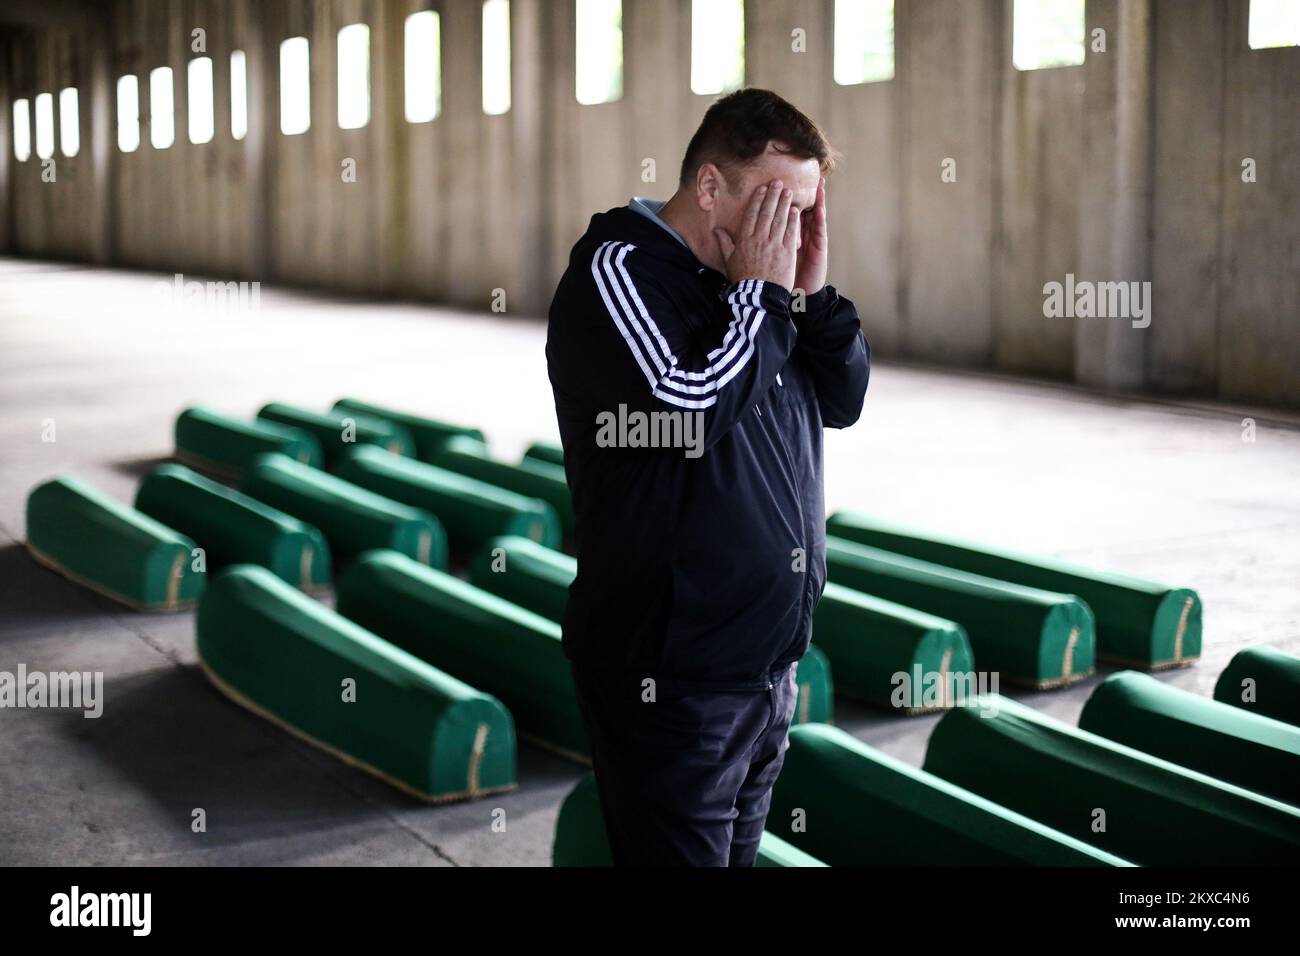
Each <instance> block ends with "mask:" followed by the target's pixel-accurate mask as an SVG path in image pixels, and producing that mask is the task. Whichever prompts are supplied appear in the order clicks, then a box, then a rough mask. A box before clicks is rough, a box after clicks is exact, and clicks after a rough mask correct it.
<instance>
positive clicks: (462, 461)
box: [432, 436, 573, 540]
mask: <svg viewBox="0 0 1300 956" xmlns="http://www.w3.org/2000/svg"><path fill="white" fill-rule="evenodd" d="M432 463H433V464H435V465H437V466H438V467H439V468H446V469H447V470H448V471H454V472H457V473H458V474H461V475H465V476H466V477H469V478H475V479H477V480H479V481H483V482H487V483H488V484H489V485H495V486H496V487H498V488H504V489H506V490H507V491H513V492H515V493H516V494H520V495H523V496H524V497H526V498H540V499H541V500H542V501H545V502H546V503H547V504H548V505H550V506H551V507H552V508H554V509H555V513H556V515H557V516H558V517H559V519H560V530H561V532H562V533H563V535H564V538H565V539H566V540H568V539H571V538H572V537H573V500H572V498H571V496H570V495H569V484H568V481H567V479H566V478H565V477H564V469H563V468H562V467H557V466H555V465H551V464H547V463H546V462H543V461H534V460H532V459H530V458H525V459H524V460H523V461H521V462H519V464H517V465H516V464H511V463H510V462H508V461H496V460H495V459H493V458H492V456H491V455H490V454H488V447H487V445H486V444H484V443H483V442H481V441H478V440H477V439H474V438H467V437H464V436H461V437H457V438H451V439H448V441H447V442H446V443H445V444H444V445H443V446H442V449H441V451H439V452H438V453H437V454H436V455H435V456H434V457H433V458H432Z"/></svg>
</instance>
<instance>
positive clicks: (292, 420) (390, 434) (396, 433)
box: [257, 402, 415, 468]
mask: <svg viewBox="0 0 1300 956" xmlns="http://www.w3.org/2000/svg"><path fill="white" fill-rule="evenodd" d="M257 420H258V421H262V422H275V423H276V424H277V425H289V426H290V427H293V428H300V429H302V430H303V431H305V432H307V433H308V434H310V435H311V436H312V437H313V438H315V439H316V441H317V442H319V443H320V447H321V450H322V451H323V452H325V464H326V465H328V466H329V467H331V468H333V467H334V466H335V465H336V464H338V463H339V462H340V461H342V460H343V458H344V457H345V456H346V455H347V454H348V452H350V451H352V450H353V449H354V448H356V447H357V446H359V445H375V446H377V447H379V448H382V449H384V451H388V452H392V453H393V454H394V455H407V456H410V455H414V454H415V439H414V438H412V437H411V433H410V432H408V431H407V430H406V429H405V428H403V427H402V426H401V425H398V424H395V423H393V422H390V421H386V420H384V419H381V418H372V417H370V416H368V415H365V414H362V413H360V412H356V413H353V412H349V411H346V410H342V411H329V412H317V411H312V410H311V409H307V408H295V407H294V406H292V405H285V404H283V403H281V402H271V403H270V404H269V405H263V406H262V410H261V411H260V412H258V413H257ZM345 439H346V440H345Z"/></svg>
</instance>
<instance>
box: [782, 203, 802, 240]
mask: <svg viewBox="0 0 1300 956" xmlns="http://www.w3.org/2000/svg"><path fill="white" fill-rule="evenodd" d="M786 205H787V207H788V206H789V203H786ZM800 225H801V221H800V219H799V210H798V209H790V208H787V209H786V211H785V240H784V244H785V247H786V248H787V249H792V250H793V249H798V248H799V226H800Z"/></svg>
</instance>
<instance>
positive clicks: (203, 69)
mask: <svg viewBox="0 0 1300 956" xmlns="http://www.w3.org/2000/svg"><path fill="white" fill-rule="evenodd" d="M185 86H186V89H187V90H188V91H189V104H190V108H189V118H190V142H191V143H210V142H212V137H213V135H214V134H215V132H216V117H215V116H214V115H213V100H212V57H210V56H200V57H195V58H194V59H193V60H190V65H189V67H188V70H187V73H186V84H185Z"/></svg>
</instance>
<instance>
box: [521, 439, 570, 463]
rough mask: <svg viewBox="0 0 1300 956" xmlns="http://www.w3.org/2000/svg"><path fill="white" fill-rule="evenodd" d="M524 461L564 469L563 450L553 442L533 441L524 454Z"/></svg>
mask: <svg viewBox="0 0 1300 956" xmlns="http://www.w3.org/2000/svg"><path fill="white" fill-rule="evenodd" d="M524 461H541V462H545V463H546V464H548V465H558V466H559V467H561V468H563V467H564V449H563V448H562V447H560V446H559V445H557V444H556V443H555V442H550V441H535V442H533V443H532V444H531V445H529V446H528V450H527V451H525V452H524Z"/></svg>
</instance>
